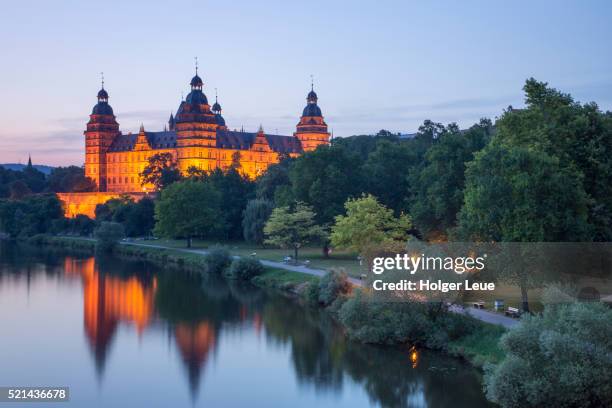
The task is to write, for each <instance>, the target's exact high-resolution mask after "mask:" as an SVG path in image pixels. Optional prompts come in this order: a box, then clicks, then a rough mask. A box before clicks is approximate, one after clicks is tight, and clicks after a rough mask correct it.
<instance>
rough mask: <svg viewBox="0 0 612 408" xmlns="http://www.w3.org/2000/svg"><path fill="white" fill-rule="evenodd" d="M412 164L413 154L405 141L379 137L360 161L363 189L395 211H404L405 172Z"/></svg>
mask: <svg viewBox="0 0 612 408" xmlns="http://www.w3.org/2000/svg"><path fill="white" fill-rule="evenodd" d="M414 165H415V155H414V152H413V151H412V150H411V149H410V147H409V144H408V143H400V142H399V141H388V140H384V139H383V140H381V141H380V142H379V143H377V145H376V149H375V150H374V151H373V152H371V153H370V154H369V156H368V159H367V160H366V162H365V164H364V171H363V174H364V176H365V177H366V180H367V181H366V184H367V192H369V193H371V194H373V195H374V196H376V197H378V199H379V200H380V201H381V202H382V203H383V204H384V205H386V206H387V207H389V208H391V209H392V210H393V211H395V213H396V214H399V213H400V212H402V211H404V210H407V207H408V200H407V197H408V196H409V192H410V185H409V182H408V172H409V171H410V169H411V168H412V167H413V166H414Z"/></svg>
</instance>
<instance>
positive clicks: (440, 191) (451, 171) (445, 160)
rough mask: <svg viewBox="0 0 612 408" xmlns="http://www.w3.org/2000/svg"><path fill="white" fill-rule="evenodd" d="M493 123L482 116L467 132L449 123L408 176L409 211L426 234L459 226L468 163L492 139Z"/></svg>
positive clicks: (437, 232)
mask: <svg viewBox="0 0 612 408" xmlns="http://www.w3.org/2000/svg"><path fill="white" fill-rule="evenodd" d="M491 133H492V124H491V121H490V120H488V119H482V120H481V121H480V123H479V124H476V125H474V126H472V127H471V128H470V129H469V130H467V131H466V132H460V131H459V130H458V129H457V128H456V127H451V126H449V127H448V128H446V129H445V131H444V133H443V134H441V135H440V136H439V137H438V139H437V142H436V143H434V144H433V145H432V146H431V147H430V148H429V150H427V153H426V154H425V156H424V160H423V161H422V162H421V163H420V164H419V166H418V167H415V168H414V169H413V170H412V171H411V172H410V175H409V177H408V178H407V179H406V180H407V181H408V180H410V185H411V188H412V191H413V193H414V197H413V199H412V205H411V206H410V214H411V215H412V218H413V220H414V223H415V224H416V226H417V227H418V229H419V230H420V231H421V232H422V233H424V234H425V236H426V237H435V236H439V235H444V234H445V233H446V231H448V230H449V229H451V228H453V227H455V226H456V220H457V213H458V212H459V210H460V209H461V206H462V205H463V189H464V185H465V164H466V163H468V162H470V161H471V160H472V159H473V156H474V153H475V152H477V151H479V150H481V149H482V148H483V147H484V146H485V145H486V144H487V143H488V141H489V138H490V135H491Z"/></svg>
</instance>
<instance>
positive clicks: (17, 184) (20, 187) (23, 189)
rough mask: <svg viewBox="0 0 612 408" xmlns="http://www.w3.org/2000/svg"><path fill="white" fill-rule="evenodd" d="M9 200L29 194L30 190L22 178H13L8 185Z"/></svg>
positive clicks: (19, 198) (18, 198)
mask: <svg viewBox="0 0 612 408" xmlns="http://www.w3.org/2000/svg"><path fill="white" fill-rule="evenodd" d="M10 192H11V200H21V199H23V198H25V197H27V196H29V195H30V194H32V190H30V187H28V185H27V184H26V183H25V181H23V180H15V181H13V182H12V183H11V185H10Z"/></svg>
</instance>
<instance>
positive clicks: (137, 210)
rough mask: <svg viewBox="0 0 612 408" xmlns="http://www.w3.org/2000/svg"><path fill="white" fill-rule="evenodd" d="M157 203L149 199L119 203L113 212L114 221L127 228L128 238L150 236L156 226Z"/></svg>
mask: <svg viewBox="0 0 612 408" xmlns="http://www.w3.org/2000/svg"><path fill="white" fill-rule="evenodd" d="M154 215H155V203H154V202H153V200H151V199H150V198H148V197H144V198H143V199H141V200H139V201H136V202H134V201H133V200H127V201H122V202H119V203H118V205H117V206H116V207H115V208H114V209H113V210H112V217H111V218H112V220H113V221H114V222H118V223H120V224H121V225H123V227H124V228H125V234H126V235H127V236H128V237H137V236H146V235H150V234H151V231H152V230H153V227H154V226H155V218H154Z"/></svg>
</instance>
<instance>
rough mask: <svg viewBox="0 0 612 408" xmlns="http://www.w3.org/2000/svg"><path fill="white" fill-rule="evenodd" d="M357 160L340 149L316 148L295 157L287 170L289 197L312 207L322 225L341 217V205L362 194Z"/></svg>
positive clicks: (336, 147)
mask: <svg viewBox="0 0 612 408" xmlns="http://www.w3.org/2000/svg"><path fill="white" fill-rule="evenodd" d="M360 162H361V161H360V159H359V157H358V156H357V155H356V154H355V153H352V152H351V151H350V150H348V149H345V148H344V147H340V146H331V147H328V146H319V148H317V150H315V151H312V152H308V153H305V154H304V155H302V156H300V157H298V158H297V159H296V160H295V162H294V163H293V165H292V166H291V168H290V169H289V179H290V180H291V186H292V189H293V196H294V197H295V199H296V200H297V201H301V202H303V203H306V204H308V205H310V206H312V207H313V209H314V212H315V213H316V214H317V222H318V223H319V224H320V225H325V224H329V223H331V222H333V220H334V217H335V216H336V215H339V214H342V212H343V210H344V202H345V201H346V200H347V199H348V198H350V197H356V196H358V195H359V194H361V192H362V191H363V187H362V185H363V180H364V178H363V177H362V176H361V171H360V167H361V163H360Z"/></svg>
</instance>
